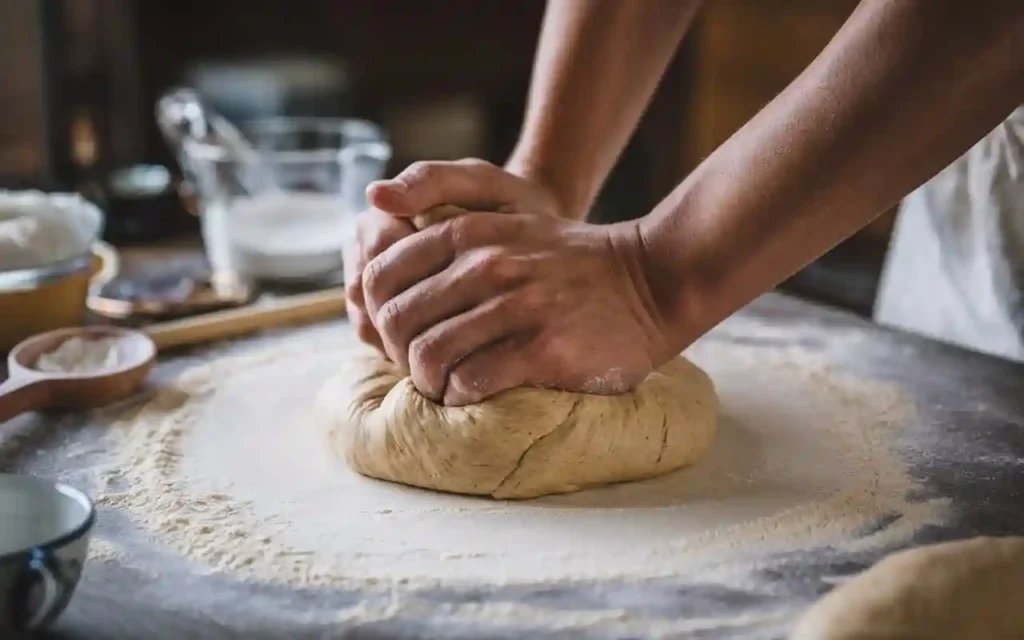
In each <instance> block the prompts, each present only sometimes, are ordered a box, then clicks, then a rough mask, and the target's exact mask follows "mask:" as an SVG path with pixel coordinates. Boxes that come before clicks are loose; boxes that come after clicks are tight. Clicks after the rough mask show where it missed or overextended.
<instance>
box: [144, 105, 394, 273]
mask: <svg viewBox="0 0 1024 640" xmlns="http://www.w3.org/2000/svg"><path fill="white" fill-rule="evenodd" d="M158 119H159V120H160V125H161V129H162V130H163V132H164V134H165V136H166V137H167V138H168V141H169V142H170V143H171V144H172V145H173V146H174V147H175V149H176V151H177V152H178V157H179V162H180V164H181V166H182V171H183V172H184V174H185V183H186V187H187V188H188V189H190V190H192V191H193V193H194V195H195V197H196V200H195V201H196V209H197V211H196V212H197V213H198V214H199V215H200V217H201V220H202V233H203V241H204V243H205V247H206V255H207V259H208V261H209V262H210V267H211V270H212V272H213V274H214V277H215V278H226V279H229V280H230V279H235V278H241V279H243V280H262V281H286V282H316V281H323V280H329V279H331V278H332V277H335V276H337V275H338V273H339V271H340V269H341V266H342V261H341V250H342V245H343V243H344V240H345V237H346V235H347V234H348V233H349V232H350V231H351V229H352V226H353V224H354V221H355V214H356V213H357V212H358V211H360V210H361V209H363V208H364V207H365V206H366V196H365V190H366V186H367V185H368V184H369V183H370V182H372V181H374V180H376V179H378V178H380V177H381V176H382V175H383V174H384V170H385V168H386V166H387V163H388V161H389V160H390V158H391V147H390V145H389V144H388V143H387V142H386V140H385V138H384V135H383V132H382V131H381V129H380V128H379V127H377V126H376V125H374V124H372V123H370V122H366V121H362V120H351V119H316V118H314V119H303V118H273V119H266V120H259V121H254V122H249V123H244V124H242V125H241V126H240V127H239V128H238V129H236V128H235V127H234V126H232V125H231V124H230V123H228V122H227V121H226V120H224V119H223V118H222V117H220V116H218V115H217V114H215V113H212V112H210V111H209V110H208V109H206V108H205V107H203V106H202V104H201V103H200V102H199V101H198V99H197V98H196V97H195V94H194V93H192V92H190V91H188V90H183V91H182V90H179V91H178V92H175V93H171V94H168V95H167V96H165V97H164V98H163V99H161V102H160V105H159V106H158Z"/></svg>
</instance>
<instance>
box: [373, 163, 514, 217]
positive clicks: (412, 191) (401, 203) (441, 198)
mask: <svg viewBox="0 0 1024 640" xmlns="http://www.w3.org/2000/svg"><path fill="white" fill-rule="evenodd" d="M517 187H521V181H520V180H519V179H518V178H516V177H515V176H513V175H511V174H509V173H507V172H505V171H504V170H502V169H501V168H499V167H496V166H495V165H493V164H491V163H489V162H485V161H483V160H459V161H457V162H414V163H413V164H411V165H409V167H408V168H407V169H406V170H405V171H403V172H402V173H400V174H398V175H397V176H395V177H394V178H392V179H390V180H381V181H378V182H375V183H373V184H371V185H370V186H369V187H368V188H367V190H366V196H367V199H368V200H369V202H370V204H372V205H373V206H375V207H377V208H378V209H381V210H383V211H387V212H388V213H392V214H394V215H398V216H413V215H417V214H420V213H423V212H424V211H427V210H428V209H433V208H434V207H437V206H440V205H455V206H457V207H461V208H463V209H476V210H488V211H495V210H498V209H500V208H501V207H503V206H504V205H506V204H508V203H509V202H511V201H513V200H514V194H515V193H516V190H517Z"/></svg>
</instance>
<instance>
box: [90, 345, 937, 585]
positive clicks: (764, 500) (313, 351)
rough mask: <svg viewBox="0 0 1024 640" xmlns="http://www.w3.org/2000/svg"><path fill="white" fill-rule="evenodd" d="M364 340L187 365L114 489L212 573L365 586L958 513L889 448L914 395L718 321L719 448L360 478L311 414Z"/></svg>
mask: <svg viewBox="0 0 1024 640" xmlns="http://www.w3.org/2000/svg"><path fill="white" fill-rule="evenodd" d="M353 340H354V338H353V336H352V335H351V332H350V331H349V330H348V329H347V328H342V327H339V326H337V325H335V326H331V327H327V328H322V329H316V330H311V331H305V332H302V333H300V334H298V335H296V336H295V337H293V338H288V339H280V340H279V341H278V342H277V343H275V344H274V345H273V346H270V347H264V348H261V349H257V350H250V351H249V352H243V353H241V354H238V355H229V356H224V357H219V358H217V359H215V360H214V361H213V362H210V363H209V364H205V365H202V366H198V367H196V368H193V369H192V370H190V371H188V372H187V373H185V374H184V375H183V376H182V377H181V378H180V379H179V381H178V382H177V383H176V384H175V385H174V386H172V387H169V388H166V389H164V390H162V391H160V392H159V393H158V394H157V395H156V396H155V397H154V398H153V399H152V400H151V401H150V402H148V403H147V404H146V405H145V406H144V407H142V408H141V409H140V410H139V411H138V412H137V413H135V414H134V415H132V416H130V417H128V418H127V419H126V420H124V421H123V422H122V425H121V427H120V428H119V429H116V430H114V432H113V433H112V437H113V438H114V441H115V443H116V445H117V450H118V458H117V461H116V463H115V464H114V465H112V468H111V470H110V471H108V472H107V476H106V481H107V485H108V486H107V489H106V490H105V491H104V492H103V493H101V495H100V496H99V502H100V503H101V504H103V505H106V506H108V507H116V508H120V509H124V510H125V511H126V512H127V513H128V514H129V515H130V516H131V517H132V518H133V519H134V520H135V521H136V522H138V523H139V524H141V525H142V526H144V527H145V528H146V529H147V530H149V531H151V532H153V534H155V535H156V536H157V538H158V539H159V540H160V541H161V542H162V543H163V544H166V545H168V546H169V547H171V548H173V549H175V550H177V551H178V552H179V553H182V554H184V555H185V556H187V557H189V558H191V559H192V560H194V561H197V562H199V563H201V564H202V565H204V566H206V567H208V568H209V569H210V570H211V571H216V572H225V573H230V574H232V575H236V576H241V577H249V578H255V579H259V580H264V581H272V582H284V583H288V584H294V585H316V584H321V585H323V584H337V585H352V586H357V587H360V588H367V587H371V586H373V585H381V586H385V585H389V584H408V585H417V584H432V583H443V584H490V585H493V584H495V583H522V582H530V583H535V582H538V581H563V580H584V579H609V578H620V579H621V578H625V579H641V578H653V577H659V576H671V575H680V574H685V573H688V572H694V571H698V570H701V571H708V570H709V569H708V567H712V566H716V565H717V564H720V563H721V561H723V560H737V559H741V558H744V557H753V558H756V557H757V556H758V555H760V554H764V553H766V552H769V551H788V550H801V549H808V548H812V547H819V546H825V545H835V546H843V547H844V548H851V549H853V548H868V547H871V546H873V545H881V544H887V543H890V542H894V541H900V540H903V539H906V538H907V537H909V535H910V534H911V533H913V531H914V530H916V529H917V528H918V527H920V526H921V525H923V524H926V523H929V522H935V521H938V520H939V519H940V518H941V517H942V515H943V513H944V508H945V503H944V502H942V501H932V502H925V503H911V502H908V500H907V495H908V493H910V492H911V491H912V490H913V489H914V488H915V485H914V483H913V482H912V480H911V478H910V476H909V474H908V472H907V469H906V466H905V464H904V463H903V461H902V460H901V459H900V457H899V456H898V455H897V454H896V453H895V452H894V449H893V447H894V442H895V440H896V438H898V437H899V435H900V433H901V432H902V430H903V429H905V428H906V427H908V426H910V425H912V424H913V421H914V417H915V415H914V407H913V403H912V402H911V401H910V400H909V399H908V398H907V397H906V396H905V395H904V394H902V393H901V392H900V391H899V390H898V389H896V388H894V387H892V386H888V385H885V384H881V383H878V382H873V381H866V380H862V379H858V378H854V377H851V376H849V375H846V374H842V373H839V372H837V371H835V370H833V369H832V368H831V367H830V366H829V365H828V364H827V363H826V362H825V361H824V360H823V359H821V358H819V357H817V356H814V355H812V354H810V353H809V352H807V351H804V350H801V349H779V348H773V347H772V348H770V347H750V346H741V345H736V344H730V343H725V342H721V341H718V340H715V339H714V334H713V335H712V336H711V337H710V338H707V339H705V340H702V341H701V342H700V343H698V344H697V345H695V347H694V348H693V349H691V350H690V351H689V352H688V354H687V355H688V356H690V357H691V358H692V359H693V360H694V361H695V362H696V363H698V364H699V365H700V366H702V367H703V368H704V369H705V370H706V371H708V373H709V374H710V375H711V376H712V378H713V379H714V381H715V384H716V388H717V389H718V392H719V395H720V398H721V401H722V402H721V404H722V419H721V425H720V431H719V438H718V441H717V443H716V444H715V446H714V447H713V448H712V450H711V452H710V453H709V455H708V456H707V458H706V459H705V460H703V461H702V462H701V463H699V464H697V465H696V466H695V467H693V468H690V469H685V470H683V471H680V472H676V473H674V474H671V475H668V476H665V477H662V478H657V479H654V480H649V481H644V482H636V483H629V484H623V485H618V486H613V487H608V488H602V489H596V490H590V491H584V492H580V493H577V494H572V495H565V496H554V497H549V498H543V499H539V500H532V501H526V502H516V503H507V502H498V501H494V500H489V499H476V498H471V497H464V496H455V495H443V494H436V493H432V492H428V491H422V490H417V489H412V488H408V487H403V486H398V485H392V484H389V483H383V482H378V481H374V480H370V479H367V478H363V477H361V476H358V475H356V474H354V473H352V472H350V471H348V470H347V469H344V468H339V466H338V464H337V462H336V461H335V460H334V459H333V458H332V457H331V456H330V455H329V453H328V452H327V451H326V450H325V449H326V447H324V446H323V443H322V442H320V440H319V439H318V436H317V434H316V433H315V430H314V429H313V428H312V424H311V423H310V422H309V415H308V409H309V407H310V405H311V403H312V400H313V397H314V395H315V393H316V391H317V389H318V388H319V386H320V383H321V382H322V381H323V380H324V379H325V378H326V377H328V376H329V375H330V374H331V372H332V369H333V368H334V366H335V363H336V362H337V361H338V360H339V359H341V358H344V357H345V354H346V352H347V350H348V349H350V348H351V345H352V341H353ZM883 519H885V520H886V522H887V523H888V524H887V525H886V526H882V527H880V528H879V526H878V525H879V522H880V521H881V520H883ZM739 579H742V578H741V576H739V575H737V580H739Z"/></svg>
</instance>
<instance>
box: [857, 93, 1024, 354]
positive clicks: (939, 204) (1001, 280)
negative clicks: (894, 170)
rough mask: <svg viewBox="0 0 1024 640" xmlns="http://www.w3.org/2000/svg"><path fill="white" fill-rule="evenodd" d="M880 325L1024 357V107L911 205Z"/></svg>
mask: <svg viewBox="0 0 1024 640" xmlns="http://www.w3.org/2000/svg"><path fill="white" fill-rule="evenodd" d="M875 320H876V321H878V322H879V323H881V324H884V325H888V326H892V327H896V328H900V329H905V330H907V331H912V332H915V333H919V334H923V335H926V336H929V337H931V338H934V339H937V340H941V341H944V342H948V343H952V344H956V345H959V346H962V347H966V348H968V349H973V350H975V351H981V352H984V353H989V354H992V355H996V356H1001V357H1004V358H1009V359H1013V360H1020V361H1024V107H1019V108H1017V109H1016V110H1015V111H1014V112H1013V113H1012V114H1011V115H1010V117H1009V118H1008V119H1007V120H1006V121H1004V122H1003V123H1002V124H1000V125H999V126H998V127H996V128H995V129H994V130H993V131H992V132H991V133H990V134H989V135H988V136H986V137H985V138H984V139H982V140H981V141H980V142H978V144H976V145H975V146H974V147H972V148H971V149H970V150H969V151H968V152H967V153H966V154H964V155H963V156H962V157H960V158H959V159H958V160H956V161H955V162H953V164H951V165H950V166H948V167H947V168H946V169H944V170H943V171H942V172H941V173H939V174H938V175H936V176H935V177H934V178H932V179H931V180H930V181H929V182H927V183H925V184H924V185H923V186H921V187H920V188H919V189H918V190H917V191H915V192H914V193H912V194H911V195H909V196H908V197H907V198H906V199H905V200H904V201H903V204H902V205H901V207H900V211H899V214H898V217H897V220H896V228H895V230H894V233H893V241H892V245H891V247H890V249H889V254H888V256H887V258H886V264H885V268H884V269H883V272H882V280H881V283H880V286H879V294H878V299H877V301H876V303H875Z"/></svg>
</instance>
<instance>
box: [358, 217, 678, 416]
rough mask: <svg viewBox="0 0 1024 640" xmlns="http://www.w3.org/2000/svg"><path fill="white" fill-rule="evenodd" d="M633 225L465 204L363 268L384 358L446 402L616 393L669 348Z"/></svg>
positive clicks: (643, 373) (663, 358) (638, 378)
mask: <svg viewBox="0 0 1024 640" xmlns="http://www.w3.org/2000/svg"><path fill="white" fill-rule="evenodd" d="M641 252H642V243H641V242H640V240H639V236H638V234H637V232H636V229H635V227H634V226H633V225H632V224H630V223H625V224H621V225H610V226H597V225H591V224H586V223H582V222H574V221H569V220H565V219H560V218H555V217H552V216H548V215H531V214H509V213H476V212H471V213H466V214H464V215H461V216H459V217H457V218H453V219H449V220H446V221H444V222H442V223H439V224H436V225H434V226H431V227H428V228H427V229H425V230H423V231H420V232H418V233H415V234H413V235H411V236H408V237H406V238H402V239H401V240H399V241H397V242H396V243H395V244H393V245H392V246H391V247H389V248H388V249H387V250H385V251H384V252H383V253H381V254H380V255H378V256H377V257H376V258H374V259H373V260H372V261H371V262H370V263H369V264H368V265H367V267H366V269H365V270H364V271H363V291H364V295H365V298H366V307H367V312H368V313H369V316H370V318H372V319H373V322H374V325H375V326H376V328H377V330H378V331H379V333H380V336H381V339H382V342H383V346H384V349H385V351H386V352H387V354H388V356H389V357H390V358H391V359H392V360H394V361H395V362H397V363H399V364H401V365H403V366H405V367H406V368H407V369H408V371H409V372H410V373H411V376H412V380H413V382H414V384H415V385H416V387H417V389H419V391H420V392H421V393H423V394H424V395H425V396H427V397H429V398H431V399H433V400H435V401H437V402H444V404H446V405H465V404H471V403H474V402H479V401H480V400H483V399H485V398H488V397H490V396H492V395H494V394H496V393H499V392H501V391H503V390H506V389H510V388H513V387H517V386H524V385H525V386H536V387H546V388H556V389H562V390H567V391H581V392H587V393H598V394H613V393H620V392H623V391H626V390H628V389H630V388H632V387H633V386H635V385H636V384H638V383H639V382H641V381H642V380H643V379H644V378H645V377H646V376H647V374H648V373H650V371H651V370H652V369H653V368H654V367H655V366H658V365H660V364H661V363H662V362H664V361H666V360H667V359H668V358H669V357H670V356H671V355H672V354H671V352H670V349H669V348H668V345H667V343H668V340H666V337H665V328H664V327H663V326H662V325H663V323H662V321H661V320H660V319H659V317H658V315H659V314H658V312H657V310H656V307H655V304H654V302H653V301H652V299H651V294H650V291H649V288H648V286H647V282H646V276H645V273H644V269H643V261H642V257H641V255H640V254H641Z"/></svg>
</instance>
